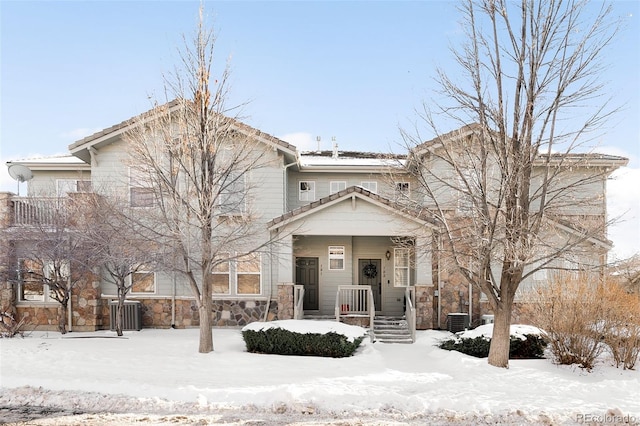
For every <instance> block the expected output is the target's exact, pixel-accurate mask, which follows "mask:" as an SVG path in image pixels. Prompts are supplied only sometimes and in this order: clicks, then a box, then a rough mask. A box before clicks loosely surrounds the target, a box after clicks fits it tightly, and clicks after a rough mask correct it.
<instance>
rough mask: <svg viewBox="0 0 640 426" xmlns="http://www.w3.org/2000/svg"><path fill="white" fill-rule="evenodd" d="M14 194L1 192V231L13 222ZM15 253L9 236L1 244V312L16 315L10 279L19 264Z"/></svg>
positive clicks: (13, 289)
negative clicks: (12, 198) (12, 199)
mask: <svg viewBox="0 0 640 426" xmlns="http://www.w3.org/2000/svg"><path fill="white" fill-rule="evenodd" d="M13 196H14V194H13V193H11V192H0V231H4V230H5V229H6V228H8V227H9V226H10V225H11V224H12V222H13V203H12V202H11V197H13ZM13 253H14V250H13V241H10V240H9V239H8V238H7V239H5V241H3V242H2V244H0V259H3V262H0V280H1V281H0V312H4V313H8V314H12V315H15V314H16V291H15V288H14V286H13V284H12V283H11V282H10V281H9V277H11V276H12V275H13V272H14V271H15V268H16V267H17V266H18V265H17V260H16V259H15V255H14V254H13ZM12 269H13V270H14V271H12ZM0 321H2V319H0Z"/></svg>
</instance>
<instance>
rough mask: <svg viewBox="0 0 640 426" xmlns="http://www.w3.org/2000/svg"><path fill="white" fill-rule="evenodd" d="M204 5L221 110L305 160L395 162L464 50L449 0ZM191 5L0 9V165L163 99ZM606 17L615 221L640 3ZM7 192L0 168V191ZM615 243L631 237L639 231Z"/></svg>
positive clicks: (638, 158) (59, 4) (632, 121)
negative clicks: (312, 156)
mask: <svg viewBox="0 0 640 426" xmlns="http://www.w3.org/2000/svg"><path fill="white" fill-rule="evenodd" d="M205 6H206V13H207V17H208V19H209V22H210V23H211V24H212V25H213V27H214V28H215V29H216V33H217V41H216V55H217V59H216V60H215V63H216V64H217V65H218V67H219V68H218V70H217V71H218V72H219V71H220V67H223V66H224V65H225V64H226V63H229V64H230V66H231V71H232V74H231V82H232V87H231V94H230V98H229V104H230V105H244V107H243V110H242V116H243V118H244V121H245V122H246V123H247V124H250V125H252V126H254V127H256V128H258V129H260V130H262V131H264V132H266V133H269V134H272V135H274V136H277V137H279V138H281V139H284V140H286V141H288V142H290V143H293V144H295V145H296V146H298V148H299V149H301V150H305V149H316V148H317V147H318V144H317V142H316V138H317V137H320V138H321V145H320V147H321V148H322V149H330V148H331V147H332V142H331V141H332V138H334V137H335V140H336V142H337V143H338V145H339V147H340V149H342V150H360V151H374V152H389V151H392V152H404V149H403V148H402V142H401V137H400V131H399V129H400V128H403V129H409V128H411V127H412V126H413V123H414V122H415V121H416V112H415V111H416V110H417V109H420V108H421V105H422V104H423V103H427V104H429V103H430V102H431V100H432V99H433V98H434V96H435V92H434V90H435V89H436V86H435V83H434V77H435V76H436V69H437V68H438V67H440V68H442V69H445V70H453V69H454V67H455V64H454V62H453V60H452V55H451V53H450V51H449V48H450V47H451V46H457V45H459V44H460V43H461V42H462V41H464V33H463V31H462V29H461V26H460V17H459V12H458V11H457V10H456V3H455V2H452V1H437V0H433V1H427V0H424V1H373V2H365V1H349V2H348V1H319V2H310V1H288V2H279V1H258V2H252V1H221V2H220V1H210V2H207V3H206V5H205ZM198 7H199V2H194V1H173V2H172V1H109V2H107V1H38V2H36V1H11V0H0V28H1V29H0V40H1V41H0V43H1V44H0V48H1V51H0V162H1V163H4V162H6V161H9V160H14V159H23V158H32V157H37V156H44V155H55V154H64V153H65V152H66V148H67V146H68V145H69V144H71V143H72V142H74V141H76V140H78V139H80V138H82V137H84V136H86V135H88V134H91V133H93V132H96V131H98V130H101V129H103V128H106V127H109V126H111V125H113V124H117V123H120V122H121V121H123V120H126V119H128V118H130V117H132V116H134V115H137V114H139V113H141V112H143V111H145V110H147V109H148V108H149V107H150V105H151V101H150V98H156V99H160V100H163V99H164V98H165V96H164V89H163V74H166V73H169V72H171V71H172V70H173V67H174V64H176V63H177V62H178V59H179V56H178V49H180V48H181V47H182V46H183V40H182V36H183V35H186V36H190V35H192V34H193V32H194V29H195V24H196V21H197V12H198ZM613 7H614V16H616V17H619V18H620V19H621V20H622V22H623V28H622V31H621V33H620V34H619V36H618V37H617V38H616V40H615V42H614V44H613V45H612V46H611V48H610V49H609V50H607V51H606V54H605V55H604V56H603V60H604V62H605V64H609V65H610V68H609V69H608V70H607V72H606V73H603V75H602V76H601V81H603V82H604V83H606V84H607V91H608V93H609V94H610V95H611V97H612V98H613V99H614V101H615V103H616V105H617V106H620V107H621V108H622V110H621V112H620V113H619V114H618V115H616V116H615V117H614V118H612V119H611V120H609V121H608V122H607V125H606V127H605V129H604V131H603V134H602V135H601V136H599V137H598V138H597V141H596V142H597V144H598V151H600V152H605V153H611V154H618V155H623V156H625V157H628V158H630V164H629V166H630V169H631V171H630V172H629V173H627V175H629V176H631V177H627V178H626V180H625V181H624V182H623V183H620V184H619V186H621V187H622V188H621V189H619V190H617V192H619V193H621V194H622V196H623V200H622V205H621V207H620V208H619V209H618V210H620V211H621V212H628V211H629V210H633V211H634V212H635V211H636V210H638V206H639V205H640V196H638V198H636V199H634V200H633V201H630V196H631V195H630V194H636V193H637V192H638V190H637V189H635V186H637V185H634V183H633V180H634V179H639V178H640V173H639V172H638V168H640V143H639V140H640V77H639V73H638V69H640V47H639V46H640V22H639V21H638V19H640V2H637V1H634V0H628V1H627V0H618V1H614V2H613ZM214 73H216V70H214ZM445 130H453V129H445ZM423 134H424V135H425V138H430V137H432V136H433V134H431V133H430V132H429V131H428V129H425V131H424V133H423ZM16 187H17V184H16V182H14V181H12V180H11V179H10V177H9V176H8V173H7V171H6V167H4V166H2V167H0V190H9V191H15V190H16ZM636 195H637V194H636ZM634 196H635V195H634ZM629 203H631V205H630V207H629V206H628V205H627V204H629ZM618 210H616V208H614V211H616V212H617V211H618ZM634 215H635V213H633V214H632V215H629V214H627V217H629V218H631V219H634V220H635V219H636V217H635V216H634ZM620 234H621V235H629V234H631V235H635V236H637V237H638V238H640V231H638V229H637V227H636V229H634V230H632V231H631V232H629V230H625V231H624V232H620ZM624 244H626V245H629V246H630V245H631V243H624ZM626 251H628V250H626Z"/></svg>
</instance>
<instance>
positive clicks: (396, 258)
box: [393, 247, 411, 287]
mask: <svg viewBox="0 0 640 426" xmlns="http://www.w3.org/2000/svg"><path fill="white" fill-rule="evenodd" d="M405 259H406V265H405V264H404V263H405V262H402V264H400V260H405ZM399 273H402V275H404V277H405V279H406V282H404V283H403V282H401V280H400V279H399V278H400V277H399ZM410 285H411V250H410V249H409V248H406V247H396V248H394V249H393V286H394V287H409V286H410Z"/></svg>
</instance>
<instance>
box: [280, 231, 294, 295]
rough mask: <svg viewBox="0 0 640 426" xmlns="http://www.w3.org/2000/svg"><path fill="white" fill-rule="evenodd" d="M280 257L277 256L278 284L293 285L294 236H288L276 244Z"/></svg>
mask: <svg viewBox="0 0 640 426" xmlns="http://www.w3.org/2000/svg"><path fill="white" fill-rule="evenodd" d="M276 247H277V250H278V255H277V256H276V262H277V266H276V271H278V274H277V277H276V283H277V284H293V282H294V275H293V272H294V270H293V264H294V262H293V236H292V235H287V236H286V237H284V238H283V239H282V240H280V241H279V242H278V243H276Z"/></svg>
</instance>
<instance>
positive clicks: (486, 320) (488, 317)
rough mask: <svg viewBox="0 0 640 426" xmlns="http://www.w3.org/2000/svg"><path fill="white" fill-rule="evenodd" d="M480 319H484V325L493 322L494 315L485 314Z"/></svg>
mask: <svg viewBox="0 0 640 426" xmlns="http://www.w3.org/2000/svg"><path fill="white" fill-rule="evenodd" d="M480 321H482V325H486V324H493V315H483V316H482V317H480Z"/></svg>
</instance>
